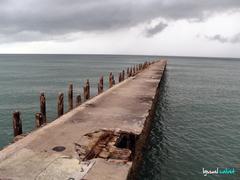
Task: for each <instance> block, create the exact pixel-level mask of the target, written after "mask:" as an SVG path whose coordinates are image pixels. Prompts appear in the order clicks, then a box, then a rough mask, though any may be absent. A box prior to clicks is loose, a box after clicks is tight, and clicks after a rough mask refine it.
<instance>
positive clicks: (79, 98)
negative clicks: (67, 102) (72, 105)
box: [76, 95, 82, 106]
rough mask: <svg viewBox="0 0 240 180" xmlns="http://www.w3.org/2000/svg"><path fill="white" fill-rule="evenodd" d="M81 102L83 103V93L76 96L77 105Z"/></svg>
mask: <svg viewBox="0 0 240 180" xmlns="http://www.w3.org/2000/svg"><path fill="white" fill-rule="evenodd" d="M81 103H82V98H81V95H78V96H77V97H76V106H79V105H80V104H81Z"/></svg>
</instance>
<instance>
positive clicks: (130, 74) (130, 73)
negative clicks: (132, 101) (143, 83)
mask: <svg viewBox="0 0 240 180" xmlns="http://www.w3.org/2000/svg"><path fill="white" fill-rule="evenodd" d="M129 76H130V77H131V76H132V67H131V68H130V72H129Z"/></svg>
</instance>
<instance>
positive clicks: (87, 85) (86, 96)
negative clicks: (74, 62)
mask: <svg viewBox="0 0 240 180" xmlns="http://www.w3.org/2000/svg"><path fill="white" fill-rule="evenodd" d="M83 97H84V101H86V100H88V99H89V98H90V83H89V80H87V81H86V83H85V85H84V87H83Z"/></svg>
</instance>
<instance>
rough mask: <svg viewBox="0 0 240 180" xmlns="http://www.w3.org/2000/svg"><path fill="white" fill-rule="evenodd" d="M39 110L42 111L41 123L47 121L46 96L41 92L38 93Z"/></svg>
mask: <svg viewBox="0 0 240 180" xmlns="http://www.w3.org/2000/svg"><path fill="white" fill-rule="evenodd" d="M40 112H41V113H42V116H43V123H46V122H47V115H46V97H45V95H44V93H43V92H42V93H41V94H40Z"/></svg>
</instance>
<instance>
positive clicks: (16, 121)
mask: <svg viewBox="0 0 240 180" xmlns="http://www.w3.org/2000/svg"><path fill="white" fill-rule="evenodd" d="M21 134H22V120H21V118H20V112H19V111H15V112H14V113H13V135H14V137H16V136H18V135H21Z"/></svg>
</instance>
